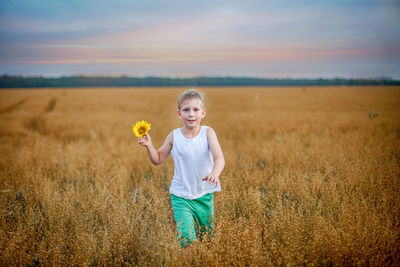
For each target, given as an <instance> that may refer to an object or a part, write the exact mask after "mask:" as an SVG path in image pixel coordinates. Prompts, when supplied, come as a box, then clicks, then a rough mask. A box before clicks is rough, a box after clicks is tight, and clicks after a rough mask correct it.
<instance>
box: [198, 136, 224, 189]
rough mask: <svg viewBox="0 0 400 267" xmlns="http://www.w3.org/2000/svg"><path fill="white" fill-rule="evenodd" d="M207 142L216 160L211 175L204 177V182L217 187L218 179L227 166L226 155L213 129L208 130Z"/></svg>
mask: <svg viewBox="0 0 400 267" xmlns="http://www.w3.org/2000/svg"><path fill="white" fill-rule="evenodd" d="M207 140H208V145H209V146H210V150H211V154H212V156H213V160H214V167H213V169H212V171H211V173H210V174H209V175H208V176H207V177H204V178H203V180H206V181H209V182H210V183H212V184H214V185H215V186H217V185H218V177H219V176H220V174H221V172H222V170H223V169H224V166H225V159H224V155H223V154H222V149H221V146H220V145H219V142H218V138H217V135H216V134H215V131H214V130H213V129H212V128H208V129H207Z"/></svg>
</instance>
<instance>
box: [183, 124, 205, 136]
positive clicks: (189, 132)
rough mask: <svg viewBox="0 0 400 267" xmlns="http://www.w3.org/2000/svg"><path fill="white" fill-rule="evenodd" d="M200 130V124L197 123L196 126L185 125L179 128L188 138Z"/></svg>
mask: <svg viewBox="0 0 400 267" xmlns="http://www.w3.org/2000/svg"><path fill="white" fill-rule="evenodd" d="M200 130H201V125H199V126H198V127H196V128H186V127H182V128H181V132H182V134H183V136H185V137H186V138H188V139H191V138H195V137H196V136H197V135H198V134H199V133H200Z"/></svg>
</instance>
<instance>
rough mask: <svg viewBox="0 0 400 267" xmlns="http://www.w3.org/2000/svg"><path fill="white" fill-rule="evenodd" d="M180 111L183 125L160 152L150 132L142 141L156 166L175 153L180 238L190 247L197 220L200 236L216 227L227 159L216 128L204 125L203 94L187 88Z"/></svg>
mask: <svg viewBox="0 0 400 267" xmlns="http://www.w3.org/2000/svg"><path fill="white" fill-rule="evenodd" d="M176 113H177V115H178V117H179V118H180V119H181V120H182V122H183V127H182V128H178V129H175V130H173V131H172V132H170V133H169V134H168V136H167V138H166V139H165V142H164V144H163V145H162V146H161V147H160V149H158V151H157V150H156V149H155V148H154V147H153V145H152V143H151V138H150V135H145V136H143V137H142V138H139V144H141V145H142V146H145V147H146V149H147V152H148V154H149V158H150V160H151V162H152V163H153V164H155V165H158V164H161V163H162V162H163V161H164V160H165V158H166V157H167V156H168V155H169V154H170V153H171V154H172V158H173V159H174V177H173V178H172V182H171V187H170V188H169V192H170V193H171V202H172V208H173V210H174V217H175V222H176V225H177V228H178V240H179V241H180V242H181V246H182V247H186V246H187V245H189V244H190V243H192V242H193V241H195V240H197V237H196V232H195V227H194V222H193V219H194V220H195V221H196V224H197V228H198V232H199V233H198V234H199V236H200V237H201V236H202V235H203V234H204V233H205V232H207V233H211V231H212V229H213V227H214V200H213V194H214V192H218V191H221V185H220V183H219V180H218V177H219V175H220V174H221V172H222V170H223V168H224V165H225V160H224V156H223V154H222V150H221V147H220V145H219V143H218V139H217V136H216V134H215V132H214V130H213V129H212V128H210V127H207V126H201V125H200V123H201V120H202V119H203V118H204V117H205V115H206V109H205V108H204V95H203V93H201V92H198V91H196V90H193V89H189V90H186V91H184V92H183V93H182V94H181V95H180V96H179V98H178V110H177V112H176Z"/></svg>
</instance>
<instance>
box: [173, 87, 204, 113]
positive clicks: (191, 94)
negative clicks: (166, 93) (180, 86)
mask: <svg viewBox="0 0 400 267" xmlns="http://www.w3.org/2000/svg"><path fill="white" fill-rule="evenodd" d="M192 98H198V99H200V101H201V107H202V108H204V93H203V92H199V91H196V90H195V89H188V90H185V91H184V92H183V93H182V94H181V95H180V96H179V97H178V109H181V104H182V102H183V101H185V100H186V99H192Z"/></svg>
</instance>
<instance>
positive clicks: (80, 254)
mask: <svg viewBox="0 0 400 267" xmlns="http://www.w3.org/2000/svg"><path fill="white" fill-rule="evenodd" d="M185 89H187V88H126V89H123V88H97V89H30V90H0V208H1V217H0V265H2V266H5V265H25V266H26V265H35V264H42V265H68V266H70V265H92V266H97V265H123V266H133V265H140V266H182V265H183V266H232V265H234V266H265V265H267V266H268V265H273V266H276V265H291V266H292V265H296V266H298V265H305V266H321V265H322V266H332V265H333V266H342V265H346V266H349V265H350V266H352V265H371V266H389V265H397V266H398V265H400V256H399V255H400V201H399V199H400V88H399V87H306V88H304V87H279V88H273V87H264V88H261V87H260V88H256V87H250V88H199V89H200V90H202V91H203V92H205V94H206V108H207V112H208V114H207V116H206V118H205V120H204V124H205V125H209V126H211V127H212V128H214V130H215V131H216V133H217V136H218V138H219V141H220V144H221V147H222V150H223V152H224V156H225V160H226V166H225V169H224V171H223V173H222V175H221V177H220V181H221V185H222V192H220V193H216V194H215V223H216V228H215V236H214V238H213V239H211V240H203V241H199V242H197V243H195V244H194V245H192V246H190V247H188V248H186V249H181V248H180V246H179V244H178V242H177V241H176V226H175V224H174V219H173V212H172V207H171V203H170V195H169V192H168V188H169V185H170V182H171V179H172V175H173V161H172V159H171V158H170V157H169V158H168V159H167V160H166V162H164V163H163V164H162V165H160V166H153V165H151V163H150V161H149V160H148V157H147V153H146V150H145V149H144V148H143V147H141V146H140V145H139V144H138V143H137V138H136V137H135V136H134V134H133V132H132V125H133V124H134V123H135V122H136V121H138V120H147V121H149V122H150V123H152V129H151V131H150V135H151V137H152V140H153V144H154V145H155V146H156V147H157V148H158V147H159V146H160V145H161V144H162V143H163V142H164V138H165V137H166V136H167V134H168V133H169V132H170V131H171V130H173V129H174V128H177V127H180V125H181V122H180V121H179V119H178V118H177V116H176V109H177V103H176V101H177V98H178V96H179V94H180V93H181V92H182V91H183V90H185Z"/></svg>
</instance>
